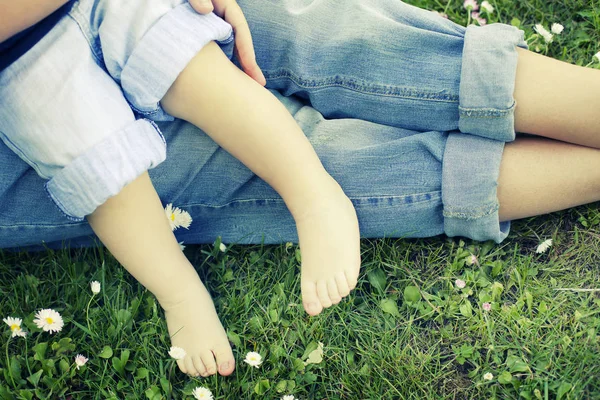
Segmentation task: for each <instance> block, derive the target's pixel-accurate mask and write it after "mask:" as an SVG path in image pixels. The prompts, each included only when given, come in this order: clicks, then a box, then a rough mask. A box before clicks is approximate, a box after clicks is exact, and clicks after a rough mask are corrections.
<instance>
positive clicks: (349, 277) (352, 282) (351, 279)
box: [344, 271, 358, 290]
mask: <svg viewBox="0 0 600 400" xmlns="http://www.w3.org/2000/svg"><path fill="white" fill-rule="evenodd" d="M344 275H346V282H347V283H348V289H350V290H354V288H355V287H356V282H357V279H358V274H354V273H352V272H348V271H345V272H344Z"/></svg>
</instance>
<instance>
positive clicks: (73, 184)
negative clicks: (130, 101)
mask: <svg viewBox="0 0 600 400" xmlns="http://www.w3.org/2000/svg"><path fill="white" fill-rule="evenodd" d="M165 158H166V142H165V139H164V137H163V136H162V134H161V133H160V131H159V129H158V127H157V126H156V125H155V124H154V123H153V122H151V121H149V120H145V119H140V120H137V121H135V122H133V123H131V124H130V125H128V126H126V127H125V128H124V129H123V130H121V131H119V132H116V133H114V134H112V135H110V136H108V137H107V138H106V139H104V140H103V141H102V142H100V143H98V144H97V145H95V146H94V147H92V148H91V149H89V150H88V151H86V152H85V153H83V154H82V155H80V156H79V157H77V158H75V159H74V160H73V161H72V162H71V163H70V164H68V165H67V166H65V167H64V168H63V169H61V170H60V171H59V172H58V173H57V174H55V175H54V177H53V178H52V179H50V180H49V181H48V182H46V184H45V188H46V191H47V193H48V195H49V196H50V198H51V199H52V201H54V203H55V204H56V205H57V206H58V208H59V209H60V210H61V211H62V212H63V213H64V214H65V215H66V216H67V218H69V219H70V220H72V221H82V220H83V218H84V217H85V216H86V215H89V214H91V213H92V212H94V210H95V209H96V208H97V207H98V206H100V205H102V204H103V203H104V202H105V201H106V200H108V198H110V197H112V196H114V195H116V194H117V193H119V192H120V191H121V189H123V188H124V187H125V186H126V185H127V184H129V183H131V182H132V181H133V180H135V179H136V178H137V177H139V176H140V175H141V174H142V173H144V172H145V171H147V170H148V169H151V168H154V167H156V166H157V165H158V164H160V163H161V162H163V161H164V160H165Z"/></svg>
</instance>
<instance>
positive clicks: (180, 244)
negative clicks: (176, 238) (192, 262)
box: [179, 242, 185, 251]
mask: <svg viewBox="0 0 600 400" xmlns="http://www.w3.org/2000/svg"><path fill="white" fill-rule="evenodd" d="M179 248H180V249H181V251H184V250H185V246H184V245H183V242H179Z"/></svg>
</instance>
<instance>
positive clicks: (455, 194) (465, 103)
mask: <svg viewBox="0 0 600 400" xmlns="http://www.w3.org/2000/svg"><path fill="white" fill-rule="evenodd" d="M239 4H240V6H241V7H242V9H243V11H244V13H245V15H246V18H247V20H248V22H249V25H250V28H251V31H252V34H253V39H254V44H255V50H256V56H257V61H258V63H259V66H260V67H261V69H262V70H263V72H264V73H265V76H266V78H267V87H268V88H269V89H271V90H272V91H273V93H274V94H275V95H276V96H277V97H278V98H279V99H280V101H281V102H282V103H283V104H284V105H285V106H286V107H287V109H288V110H289V111H290V113H291V114H292V115H293V116H294V118H295V119H296V121H297V122H298V124H299V125H300V126H301V127H302V129H303V130H304V132H305V134H306V135H307V137H308V138H309V140H310V141H311V143H312V144H313V146H314V147H315V150H316V151H317V153H318V154H319V156H320V158H321V160H322V162H323V164H324V166H325V168H326V169H327V170H328V171H329V173H330V174H331V175H332V176H333V177H334V178H335V179H336V180H337V181H338V182H339V183H340V185H341V186H342V188H344V191H345V192H346V194H347V195H348V196H349V197H350V199H351V200H352V202H353V203H354V205H355V207H356V210H357V214H358V217H359V224H360V227H361V235H362V236H363V237H429V236H434V235H438V234H443V233H445V234H447V235H449V236H464V237H469V238H472V239H476V240H493V241H496V242H501V241H502V240H503V239H504V238H505V237H506V235H507V233H508V230H509V223H508V222H506V223H502V224H501V223H500V222H499V219H498V200H497V196H496V185H497V178H498V173H499V165H500V160H501V158H502V152H503V148H504V142H505V141H509V140H512V139H513V138H514V135H515V133H514V128H513V124H514V121H513V115H514V107H515V104H514V98H513V97H512V91H513V89H514V82H515V72H516V63H517V52H516V46H520V47H523V48H526V44H525V42H524V41H523V34H522V32H521V31H519V30H518V29H516V28H514V27H511V26H507V25H502V24H492V25H488V26H485V27H475V26H470V27H468V28H465V27H462V26H459V25H457V24H454V23H453V22H451V21H448V20H446V19H444V18H441V17H440V16H438V15H436V14H434V13H431V12H429V11H426V10H422V9H419V8H416V7H413V6H410V5H407V4H405V3H402V2H400V1H389V0H370V1H360V0H346V1H344V2H343V5H340V3H339V2H316V1H310V0H272V1H250V0H239ZM142 41H143V40H142ZM92 52H93V53H96V52H97V49H94V46H92ZM235 61H236V62H237V60H235ZM142 65H143V64H140V67H139V68H140V69H141V70H144V71H145V69H144V67H143V66H142ZM106 68H107V69H108V70H109V71H110V70H111V68H112V67H111V66H110V65H109V64H108V63H107V64H106ZM117 70H119V68H117ZM120 71H121V72H122V74H125V69H120ZM148 71H149V72H148V74H149V75H150V76H151V75H152V72H151V69H148ZM1 78H2V76H0V79H1ZM117 81H118V79H117ZM142 86H144V85H142ZM133 98H134V97H131V96H128V97H127V99H129V101H130V102H131V101H132V99H133ZM148 98H151V96H149V97H148ZM138 104H139V105H138V106H136V105H135V104H134V108H135V109H136V110H138V111H140V112H142V113H143V114H144V115H149V114H152V113H153V110H152V109H151V107H150V110H147V109H145V108H144V107H146V106H147V105H148V104H153V103H152V101H149V102H148V103H143V102H139V103H138ZM148 112H149V114H147V113H148ZM157 114H161V113H160V112H157ZM31 118H33V115H32V116H31ZM159 119H160V118H159ZM95 121H98V120H97V119H95ZM158 126H159V127H160V129H161V131H162V133H163V135H164V137H165V139H166V141H167V155H166V160H165V161H164V162H162V163H161V164H160V165H158V166H157V167H156V168H154V169H152V170H151V171H150V176H151V178H152V181H153V183H154V185H155V187H156V189H157V191H158V193H159V195H160V196H161V199H162V201H163V202H164V203H165V204H166V203H173V204H174V205H175V206H177V207H180V208H182V209H184V210H186V211H188V212H190V214H191V215H192V217H193V218H194V222H193V223H192V225H191V227H190V229H189V230H182V229H180V230H178V231H176V232H175V233H176V236H177V238H178V240H183V241H184V242H186V243H210V242H212V241H214V239H215V238H216V237H217V236H221V237H222V240H223V241H224V242H226V243H233V242H235V243H279V242H284V241H296V240H297V237H296V231H295V226H294V223H293V220H292V218H291V215H290V214H289V212H288V211H287V209H286V207H285V204H284V203H283V201H282V200H281V198H280V197H279V196H278V195H277V193H276V192H274V191H273V190H272V189H271V188H270V187H269V186H268V185H267V184H265V183H264V182H263V181H262V180H260V179H259V178H257V177H256V176H255V175H254V174H252V172H251V171H249V170H248V169H247V168H245V167H244V166H243V165H242V164H241V163H240V162H238V161H237V160H235V159H234V158H233V157H231V156H230V155H229V154H228V153H226V152H225V151H224V150H222V149H221V148H219V147H218V146H217V145H216V144H215V143H214V142H212V141H211V140H210V138H208V137H207V136H206V135H205V134H203V133H202V132H201V131H200V130H199V129H197V128H195V127H193V126H191V125H189V124H187V123H183V122H181V121H174V122H161V123H159V124H158ZM0 130H1V129H0ZM0 170H1V171H3V172H2V174H0V204H2V205H3V206H4V207H2V208H0V209H2V210H10V213H7V211H0V247H15V246H30V245H39V244H40V243H45V244H46V245H49V246H60V245H61V244H62V243H65V242H69V243H70V244H71V245H90V244H92V243H93V242H94V238H93V237H91V236H90V235H91V234H92V232H91V229H90V227H89V225H88V224H87V223H85V222H84V221H78V222H76V221H69V220H67V219H66V218H65V217H64V216H63V215H62V214H61V213H60V212H58V210H57V209H56V207H55V206H54V205H53V203H52V202H51V201H50V200H49V199H48V198H47V196H46V195H45V194H44V192H43V189H42V188H43V184H44V182H43V180H42V179H41V178H39V177H38V176H37V175H36V173H35V172H34V170H32V169H31V168H30V167H29V166H28V165H27V164H25V163H24V162H23V161H21V160H20V159H19V158H18V157H17V156H16V155H15V154H14V153H13V152H11V151H10V150H9V149H8V147H5V146H0ZM4 171H6V172H4ZM22 199H26V201H25V202H23V201H22Z"/></svg>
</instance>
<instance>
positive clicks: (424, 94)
mask: <svg viewBox="0 0 600 400" xmlns="http://www.w3.org/2000/svg"><path fill="white" fill-rule="evenodd" d="M263 72H264V71H263ZM264 74H265V78H266V79H267V80H276V79H289V80H290V81H292V82H293V83H294V84H295V85H296V86H298V87H301V88H304V89H325V88H328V87H343V88H346V89H350V90H354V91H357V92H361V93H365V94H376V95H380V96H389V97H402V98H410V99H419V100H431V101H444V102H452V103H457V102H458V100H459V98H458V95H456V94H450V93H443V92H444V91H440V92H433V91H423V90H417V89H414V88H406V87H398V86H389V85H379V84H374V83H365V82H364V81H361V80H358V79H355V78H349V77H345V76H340V75H335V76H331V77H327V78H324V79H318V80H315V79H302V78H300V77H299V76H298V75H296V74H294V73H293V72H291V71H289V70H287V69H278V70H276V71H274V72H264Z"/></svg>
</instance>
